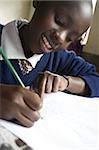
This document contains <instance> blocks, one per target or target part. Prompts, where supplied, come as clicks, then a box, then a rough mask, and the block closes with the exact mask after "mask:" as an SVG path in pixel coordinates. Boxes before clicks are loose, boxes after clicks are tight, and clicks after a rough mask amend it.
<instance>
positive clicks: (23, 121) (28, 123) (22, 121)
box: [15, 113, 34, 127]
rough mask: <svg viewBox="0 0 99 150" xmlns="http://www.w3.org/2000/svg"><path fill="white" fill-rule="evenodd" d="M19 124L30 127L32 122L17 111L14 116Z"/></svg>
mask: <svg viewBox="0 0 99 150" xmlns="http://www.w3.org/2000/svg"><path fill="white" fill-rule="evenodd" d="M15 119H17V120H18V121H19V122H20V124H22V125H23V126H25V127H32V126H33V124H34V122H32V121H31V120H29V119H28V118H27V117H25V116H24V115H22V114H21V113H17V115H16V118H15Z"/></svg>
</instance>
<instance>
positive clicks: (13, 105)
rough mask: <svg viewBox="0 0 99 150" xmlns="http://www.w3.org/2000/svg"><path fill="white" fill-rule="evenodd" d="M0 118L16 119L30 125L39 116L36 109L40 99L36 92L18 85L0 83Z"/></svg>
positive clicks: (40, 102) (38, 106)
mask: <svg viewBox="0 0 99 150" xmlns="http://www.w3.org/2000/svg"><path fill="white" fill-rule="evenodd" d="M0 92H1V93H0V118H2V119H6V120H12V119H17V120H18V121H19V122H20V123H21V124H22V125H23V126H26V127H31V126H32V125H33V123H34V122H35V121H37V120H38V119H39V118H40V115H39V113H38V110H39V109H40V107H41V104H42V100H41V98H40V97H39V95H38V94H37V93H35V92H34V91H30V90H28V89H25V88H21V87H20V86H14V85H13V86H12V85H0Z"/></svg>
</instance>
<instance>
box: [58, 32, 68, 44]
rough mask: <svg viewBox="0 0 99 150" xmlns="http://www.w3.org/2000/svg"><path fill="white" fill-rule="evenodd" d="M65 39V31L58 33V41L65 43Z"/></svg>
mask: <svg viewBox="0 0 99 150" xmlns="http://www.w3.org/2000/svg"><path fill="white" fill-rule="evenodd" d="M66 37H67V31H66V30H64V31H61V32H60V39H61V40H62V41H63V42H64V41H66Z"/></svg>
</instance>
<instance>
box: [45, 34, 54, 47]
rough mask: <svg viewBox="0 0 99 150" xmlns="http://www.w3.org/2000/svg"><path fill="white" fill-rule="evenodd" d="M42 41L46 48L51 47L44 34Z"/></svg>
mask: <svg viewBox="0 0 99 150" xmlns="http://www.w3.org/2000/svg"><path fill="white" fill-rule="evenodd" d="M43 41H44V44H45V45H46V46H47V48H52V47H51V45H50V43H49V42H48V40H47V38H46V37H45V36H43Z"/></svg>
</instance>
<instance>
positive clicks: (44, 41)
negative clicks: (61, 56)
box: [40, 35, 53, 52]
mask: <svg viewBox="0 0 99 150" xmlns="http://www.w3.org/2000/svg"><path fill="white" fill-rule="evenodd" d="M40 43H41V48H42V49H43V51H45V52H50V51H52V50H53V48H52V46H51V44H50V43H49V41H48V39H47V37H46V36H45V35H42V36H41V41H40Z"/></svg>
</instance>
